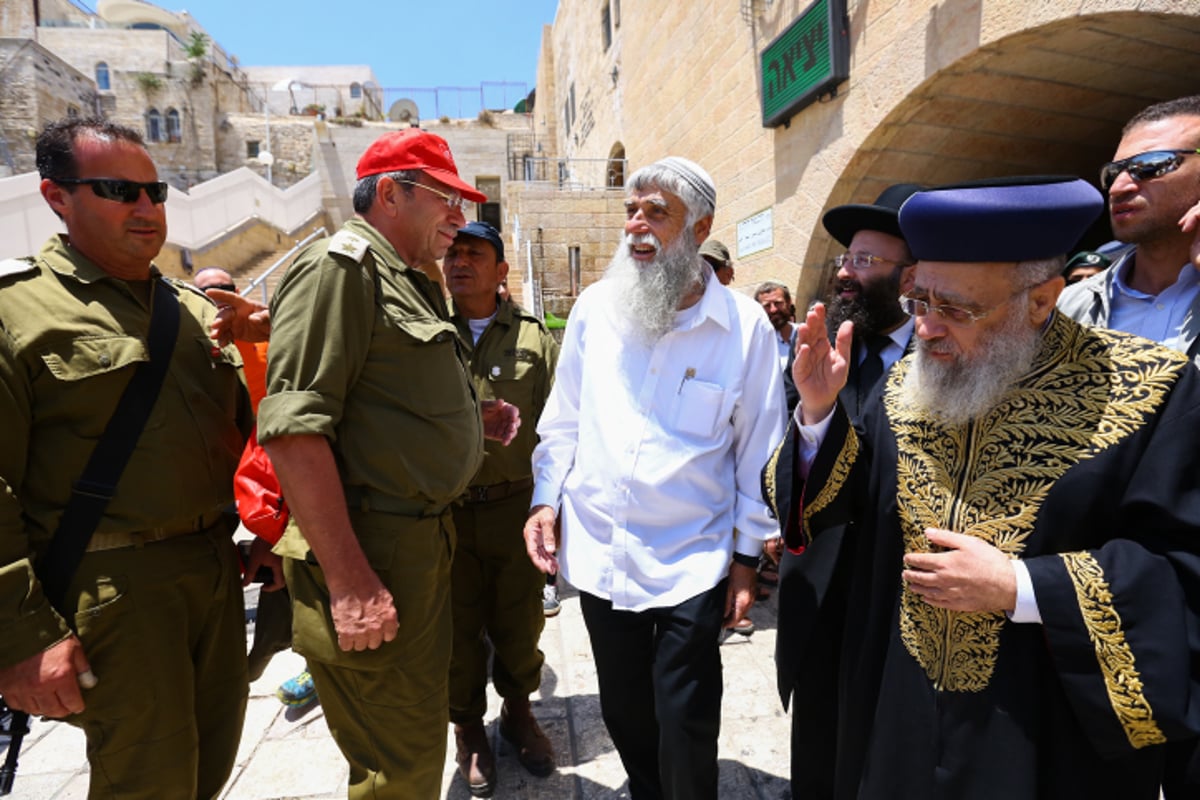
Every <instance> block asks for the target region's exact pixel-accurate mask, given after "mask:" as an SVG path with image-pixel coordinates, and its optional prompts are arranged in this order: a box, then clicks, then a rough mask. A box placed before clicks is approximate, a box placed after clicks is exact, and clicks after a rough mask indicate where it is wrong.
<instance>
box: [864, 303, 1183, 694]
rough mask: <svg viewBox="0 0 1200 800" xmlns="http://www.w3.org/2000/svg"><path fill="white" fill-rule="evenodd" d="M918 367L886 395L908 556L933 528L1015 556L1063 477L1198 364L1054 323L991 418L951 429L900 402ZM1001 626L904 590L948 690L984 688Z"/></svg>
mask: <svg viewBox="0 0 1200 800" xmlns="http://www.w3.org/2000/svg"><path fill="white" fill-rule="evenodd" d="M912 360H913V359H911V358H906V359H904V360H902V361H901V362H899V363H898V364H897V365H896V366H895V367H894V368H893V369H892V371H891V373H890V375H889V377H888V384H887V388H886V390H885V393H884V406H885V408H886V410H887V414H888V420H889V422H890V424H891V427H892V431H893V433H894V434H895V437H896V448H897V453H898V462H897V464H896V480H897V489H896V492H897V494H896V503H897V507H898V511H899V517H900V526H901V531H902V535H903V538H904V548H905V552H907V553H913V552H928V549H929V545H928V540H927V539H926V537H925V533H924V531H925V528H943V529H946V530H952V531H959V532H961V533H965V534H969V535H971V536H977V537H979V538H980V539H983V540H984V541H986V542H989V543H991V544H992V545H994V546H995V547H997V548H999V549H1000V550H1001V551H1002V552H1004V553H1005V554H1007V555H1009V556H1010V557H1012V558H1020V557H1021V555H1022V554H1023V553H1024V550H1025V544H1026V540H1027V538H1028V537H1029V535H1030V534H1031V533H1032V531H1033V525H1034V522H1035V521H1036V518H1037V515H1038V512H1039V511H1040V509H1041V506H1042V503H1043V502H1044V501H1045V498H1046V495H1047V494H1048V493H1049V492H1050V489H1051V488H1053V486H1054V484H1055V483H1056V482H1057V481H1058V479H1059V478H1061V477H1062V476H1063V474H1065V473H1066V472H1067V470H1069V469H1070V468H1071V467H1073V466H1075V465H1076V464H1078V463H1080V462H1081V461H1084V460H1087V459H1090V458H1093V457H1095V456H1096V455H1097V454H1098V453H1101V452H1103V451H1104V450H1106V449H1108V448H1110V447H1113V446H1115V445H1117V444H1119V443H1120V442H1121V441H1123V440H1124V439H1126V438H1127V437H1128V436H1129V435H1131V434H1132V433H1133V432H1135V431H1137V430H1138V429H1139V428H1141V426H1142V425H1144V424H1145V422H1146V420H1148V419H1150V418H1151V417H1152V416H1153V415H1154V414H1155V413H1156V411H1157V410H1158V408H1159V407H1160V406H1161V405H1162V403H1163V401H1164V399H1165V398H1166V396H1167V394H1168V393H1169V392H1170V390H1171V388H1172V387H1173V386H1174V384H1175V380H1176V379H1177V377H1178V375H1179V373H1180V372H1181V371H1182V370H1183V369H1185V368H1191V362H1189V361H1188V360H1187V358H1186V357H1185V356H1183V355H1182V354H1175V353H1169V352H1168V351H1166V350H1164V349H1161V348H1146V347H1145V345H1144V343H1142V342H1140V341H1139V340H1136V339H1133V338H1132V337H1128V336H1125V335H1123V334H1119V333H1113V332H1110V331H1101V330H1085V329H1083V328H1080V327H1079V326H1078V325H1076V324H1075V323H1073V322H1071V321H1069V320H1067V319H1066V318H1065V317H1061V316H1058V317H1056V319H1055V321H1054V323H1053V324H1051V326H1050V328H1049V329H1048V330H1047V331H1046V333H1045V335H1044V337H1043V345H1042V348H1041V350H1040V352H1039V355H1038V356H1037V358H1036V359H1035V360H1034V363H1033V366H1032V367H1031V368H1030V372H1029V374H1028V376H1027V377H1026V378H1025V379H1024V380H1023V382H1022V383H1021V385H1020V386H1018V387H1016V388H1014V389H1013V390H1012V391H1011V392H1009V394H1008V395H1007V396H1006V397H1005V398H1004V400H1003V401H1002V402H1001V403H1000V405H999V406H998V407H997V408H996V409H995V410H994V411H992V412H991V413H989V414H987V415H986V416H984V417H981V418H980V419H977V420H974V421H972V422H971V423H970V424H968V425H959V426H948V425H944V424H942V423H940V422H938V421H936V420H933V419H930V418H929V417H927V416H924V415H923V414H921V413H920V412H918V411H917V410H916V409H914V408H912V407H909V406H907V405H906V404H905V403H904V402H903V392H902V386H903V383H904V377H905V375H906V374H907V372H908V370H909V369H910V368H911V362H912ZM1005 623H1006V617H1005V616H1004V615H1003V614H998V613H964V612H956V611H946V610H944V609H938V608H934V607H933V606H930V605H929V604H927V603H925V602H924V601H923V600H922V599H921V598H920V597H918V596H917V595H916V594H914V593H913V592H911V591H909V589H908V588H907V587H903V588H902V589H901V595H900V615H899V627H900V635H901V640H902V641H903V642H904V646H905V648H906V649H907V650H908V652H909V653H910V654H911V655H912V657H913V658H914V659H916V660H917V662H918V663H919V664H920V665H921V667H922V668H923V669H924V670H925V673H926V675H927V676H928V677H929V679H930V681H932V682H933V684H934V686H936V687H937V688H938V689H941V690H944V691H955V692H978V691H982V690H983V689H985V688H986V687H987V685H988V683H989V682H990V680H991V677H992V674H993V672H994V670H995V666H996V659H997V655H998V651H999V637H1000V631H1001V630H1002V629H1003V627H1004V625H1005Z"/></svg>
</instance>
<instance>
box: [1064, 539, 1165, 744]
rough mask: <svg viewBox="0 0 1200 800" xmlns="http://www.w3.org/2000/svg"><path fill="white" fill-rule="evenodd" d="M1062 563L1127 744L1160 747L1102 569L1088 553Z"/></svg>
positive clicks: (1071, 555) (1160, 734)
mask: <svg viewBox="0 0 1200 800" xmlns="http://www.w3.org/2000/svg"><path fill="white" fill-rule="evenodd" d="M1062 560H1063V563H1064V564H1065V565H1066V567H1067V574H1069V575H1070V576H1071V582H1072V583H1073V584H1074V585H1075V596H1076V597H1077V598H1079V609H1080V611H1082V612H1083V621H1084V625H1086V626H1087V632H1088V638H1089V639H1091V640H1092V644H1093V645H1094V646H1095V648H1096V661H1097V662H1099V664H1100V671H1101V672H1102V673H1104V684H1105V686H1106V687H1107V688H1108V701H1109V703H1111V704H1112V707H1113V712H1114V713H1115V714H1116V715H1117V719H1118V720H1119V721H1120V723H1121V727H1122V728H1124V729H1125V735H1126V736H1127V737H1128V738H1129V743H1130V744H1131V745H1133V746H1134V747H1135V748H1139V747H1146V746H1147V745H1152V744H1163V743H1164V742H1166V741H1167V737H1166V736H1164V735H1163V732H1162V731H1161V730H1159V728H1158V725H1157V724H1156V723H1155V722H1154V712H1153V711H1152V710H1151V708H1150V703H1149V701H1147V700H1146V695H1145V693H1144V692H1143V691H1142V676H1141V674H1140V673H1138V670H1137V666H1135V665H1134V663H1133V651H1132V650H1130V649H1129V643H1128V642H1126V641H1125V634H1124V633H1122V631H1121V615H1120V614H1119V613H1117V609H1116V608H1114V607H1113V604H1112V591H1111V590H1110V589H1109V586H1108V581H1106V580H1105V579H1104V570H1103V568H1102V567H1101V566H1100V564H1099V563H1097V561H1096V559H1094V558H1092V556H1091V555H1090V554H1088V553H1063V554H1062Z"/></svg>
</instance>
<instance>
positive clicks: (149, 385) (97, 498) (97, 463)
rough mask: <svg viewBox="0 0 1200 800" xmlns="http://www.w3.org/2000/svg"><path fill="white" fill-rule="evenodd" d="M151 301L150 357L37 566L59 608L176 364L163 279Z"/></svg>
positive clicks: (172, 310) (175, 325)
mask: <svg viewBox="0 0 1200 800" xmlns="http://www.w3.org/2000/svg"><path fill="white" fill-rule="evenodd" d="M152 302H153V311H152V312H151V314H150V333H149V335H148V337H147V340H148V342H147V343H148V346H149V350H150V360H149V361H143V362H142V363H141V364H139V365H138V367H137V369H136V370H135V371H134V373H133V377H132V378H130V380H129V384H128V385H127V386H126V387H125V391H124V393H122V395H121V399H120V400H119V401H118V402H117V408H116V410H115V411H114V412H113V415H112V418H111V419H110V420H109V421H108V427H106V428H105V429H104V433H103V435H101V437H100V441H99V442H98V443H97V444H96V448H95V449H94V450H93V451H92V455H91V457H90V458H89V459H88V463H87V466H86V467H84V470H83V475H82V476H81V477H80V478H79V480H77V481H76V482H75V485H74V487H72V490H71V499H70V500H68V501H67V507H66V508H65V509H64V510H63V515H62V517H61V518H60V519H59V521H58V528H57V529H56V530H55V531H54V538H53V539H51V540H50V548H49V550H48V551H47V553H46V557H45V558H43V559H42V560H41V563H40V568H39V569H38V573H39V574H38V577H39V578H40V579H41V582H42V591H43V592H45V594H46V598H47V599H48V600H49V601H50V604H51V605H52V606H54V607H55V608H56V609H58V610H59V611H60V612H61V611H63V609H62V603H63V600H64V598H65V597H66V593H67V587H68V586H69V585H70V583H71V578H72V577H73V576H74V575H75V570H76V569H78V567H79V562H80V561H82V560H83V554H84V551H85V550H87V545H88V541H89V540H90V539H91V538H92V533H93V532H95V530H96V526H97V525H98V524H100V518H101V517H102V516H103V515H104V509H105V508H107V507H108V502H109V501H110V500H112V498H113V495H114V494H116V491H117V483H118V482H120V480H121V473H122V472H124V471H125V466H126V465H127V464H128V463H129V458H130V456H132V455H133V450H134V448H135V447H136V446H137V442H138V438H139V437H140V436H141V435H142V429H143V428H145V427H146V420H148V419H149V418H150V411H151V410H152V409H153V408H154V403H155V402H156V401H157V400H158V393H159V390H160V389H161V388H162V384H163V378H165V377H166V374H167V367H168V365H169V364H170V363H171V353H172V351H173V350H174V349H175V340H176V339H177V338H178V336H179V302H178V301H177V300H176V299H175V295H174V294H172V292H171V290H170V289H169V288H168V287H167V284H166V281H164V280H162V279H159V280H156V281H155V282H154V297H153V301H152Z"/></svg>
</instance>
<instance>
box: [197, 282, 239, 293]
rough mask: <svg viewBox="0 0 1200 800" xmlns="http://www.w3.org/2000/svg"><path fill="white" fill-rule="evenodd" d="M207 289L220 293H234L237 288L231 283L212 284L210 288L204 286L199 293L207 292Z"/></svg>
mask: <svg viewBox="0 0 1200 800" xmlns="http://www.w3.org/2000/svg"><path fill="white" fill-rule="evenodd" d="M209 289H220V290H221V291H222V292H236V291H237V287H236V286H234V285H233V284H232V283H214V284H213V285H212V286H205V287H203V288H202V289H200V291H202V292H207V291H208V290H209Z"/></svg>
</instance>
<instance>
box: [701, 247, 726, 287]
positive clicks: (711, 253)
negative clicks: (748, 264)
mask: <svg viewBox="0 0 1200 800" xmlns="http://www.w3.org/2000/svg"><path fill="white" fill-rule="evenodd" d="M700 257H701V258H703V259H704V260H705V261H707V262H708V265H709V266H710V267H712V268H713V274H714V275H716V276H717V280H718V281H720V282H721V285H722V286H728V285H729V284H731V283H733V259H731V258H730V257H729V248H728V247H726V246H725V245H724V244H722V243H721V242H718V241H717V240H716V239H705V240H704V244H702V245H700Z"/></svg>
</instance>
